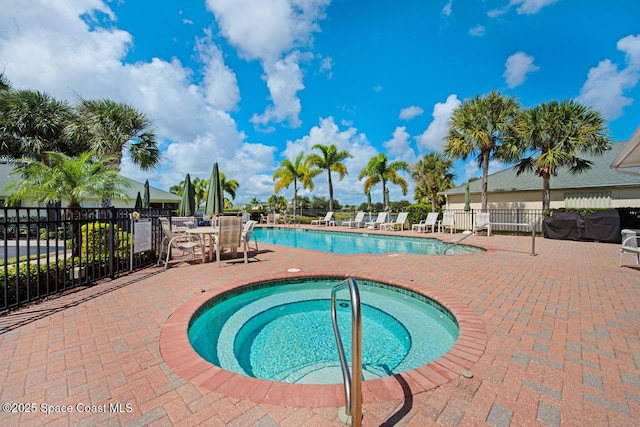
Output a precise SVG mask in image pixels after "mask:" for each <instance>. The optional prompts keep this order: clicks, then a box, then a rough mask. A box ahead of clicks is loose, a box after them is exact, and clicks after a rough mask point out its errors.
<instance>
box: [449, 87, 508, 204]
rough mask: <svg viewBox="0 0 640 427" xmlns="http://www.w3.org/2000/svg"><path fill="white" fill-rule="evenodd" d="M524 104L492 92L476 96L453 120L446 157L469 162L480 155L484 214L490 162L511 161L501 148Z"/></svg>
mask: <svg viewBox="0 0 640 427" xmlns="http://www.w3.org/2000/svg"><path fill="white" fill-rule="evenodd" d="M519 110H520V104H519V103H518V101H517V100H516V99H515V98H513V97H508V96H503V95H502V94H500V92H497V91H491V92H490V93H489V94H488V95H486V96H476V97H474V98H472V99H469V100H465V101H464V102H463V103H462V105H460V106H458V107H457V108H456V109H455V110H453V113H452V115H451V119H450V120H449V132H448V134H447V136H446V140H447V143H446V145H445V147H444V152H445V154H447V155H449V156H450V157H452V158H454V159H455V158H461V159H463V160H466V159H467V157H468V156H470V155H472V154H477V155H478V157H477V160H478V166H479V167H481V168H482V199H481V200H482V205H481V207H482V210H483V211H486V210H487V182H488V176H489V160H491V159H492V158H494V159H498V160H503V159H511V158H512V155H511V154H509V153H505V152H504V151H503V150H502V149H501V147H502V145H503V144H504V142H505V140H506V139H507V138H508V136H509V134H510V133H511V131H512V127H513V120H514V118H515V117H516V115H517V114H518V112H519Z"/></svg>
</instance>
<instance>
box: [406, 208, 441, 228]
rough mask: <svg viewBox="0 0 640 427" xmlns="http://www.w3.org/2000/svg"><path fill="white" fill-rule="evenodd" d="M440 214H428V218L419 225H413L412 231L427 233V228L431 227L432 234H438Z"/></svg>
mask: <svg viewBox="0 0 640 427" xmlns="http://www.w3.org/2000/svg"><path fill="white" fill-rule="evenodd" d="M438 215H439V214H438V212H430V213H428V214H427V218H425V219H423V220H422V221H420V222H419V223H417V224H413V225H412V226H411V229H412V230H414V231H417V232H419V233H420V232H422V233H426V232H427V228H429V227H431V232H432V233H435V232H436V225H437V224H438Z"/></svg>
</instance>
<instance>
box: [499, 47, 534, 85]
mask: <svg viewBox="0 0 640 427" xmlns="http://www.w3.org/2000/svg"><path fill="white" fill-rule="evenodd" d="M533 60H534V58H533V56H529V55H527V54H526V53H524V52H516V53H514V54H513V55H511V56H510V57H508V58H507V61H506V62H505V64H504V65H505V67H506V70H505V72H504V74H503V77H504V78H505V80H506V81H507V86H508V87H509V88H514V87H516V86H520V85H521V84H522V83H523V82H524V79H525V77H526V76H527V73H532V72H534V71H538V70H539V69H540V67H538V66H536V65H534V64H533Z"/></svg>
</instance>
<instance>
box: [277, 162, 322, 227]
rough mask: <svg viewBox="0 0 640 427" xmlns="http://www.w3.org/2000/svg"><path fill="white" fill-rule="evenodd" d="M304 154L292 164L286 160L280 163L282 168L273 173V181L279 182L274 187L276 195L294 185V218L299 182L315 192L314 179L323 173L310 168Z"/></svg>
mask: <svg viewBox="0 0 640 427" xmlns="http://www.w3.org/2000/svg"><path fill="white" fill-rule="evenodd" d="M303 158H304V153H302V152H301V153H300V154H298V157H296V160H295V161H294V162H292V161H291V160H289V159H284V160H283V161H282V162H280V167H279V168H278V169H276V171H275V172H274V173H273V180H274V181H275V180H276V179H277V180H278V181H277V182H276V185H275V186H274V191H275V193H276V194H278V192H279V191H280V190H282V189H283V188H289V185H291V184H292V183H293V218H294V219H295V217H296V205H297V204H298V182H300V183H302V187H303V188H306V189H308V190H310V191H312V190H313V178H315V177H316V176H318V174H320V173H321V172H322V171H321V170H320V169H315V168H311V167H309V165H308V164H307V163H306V162H304V161H303Z"/></svg>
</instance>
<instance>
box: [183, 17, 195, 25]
mask: <svg viewBox="0 0 640 427" xmlns="http://www.w3.org/2000/svg"><path fill="white" fill-rule="evenodd" d="M182 23H183V24H187V25H193V21H192V20H191V19H187V18H184V19H183V20H182Z"/></svg>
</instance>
